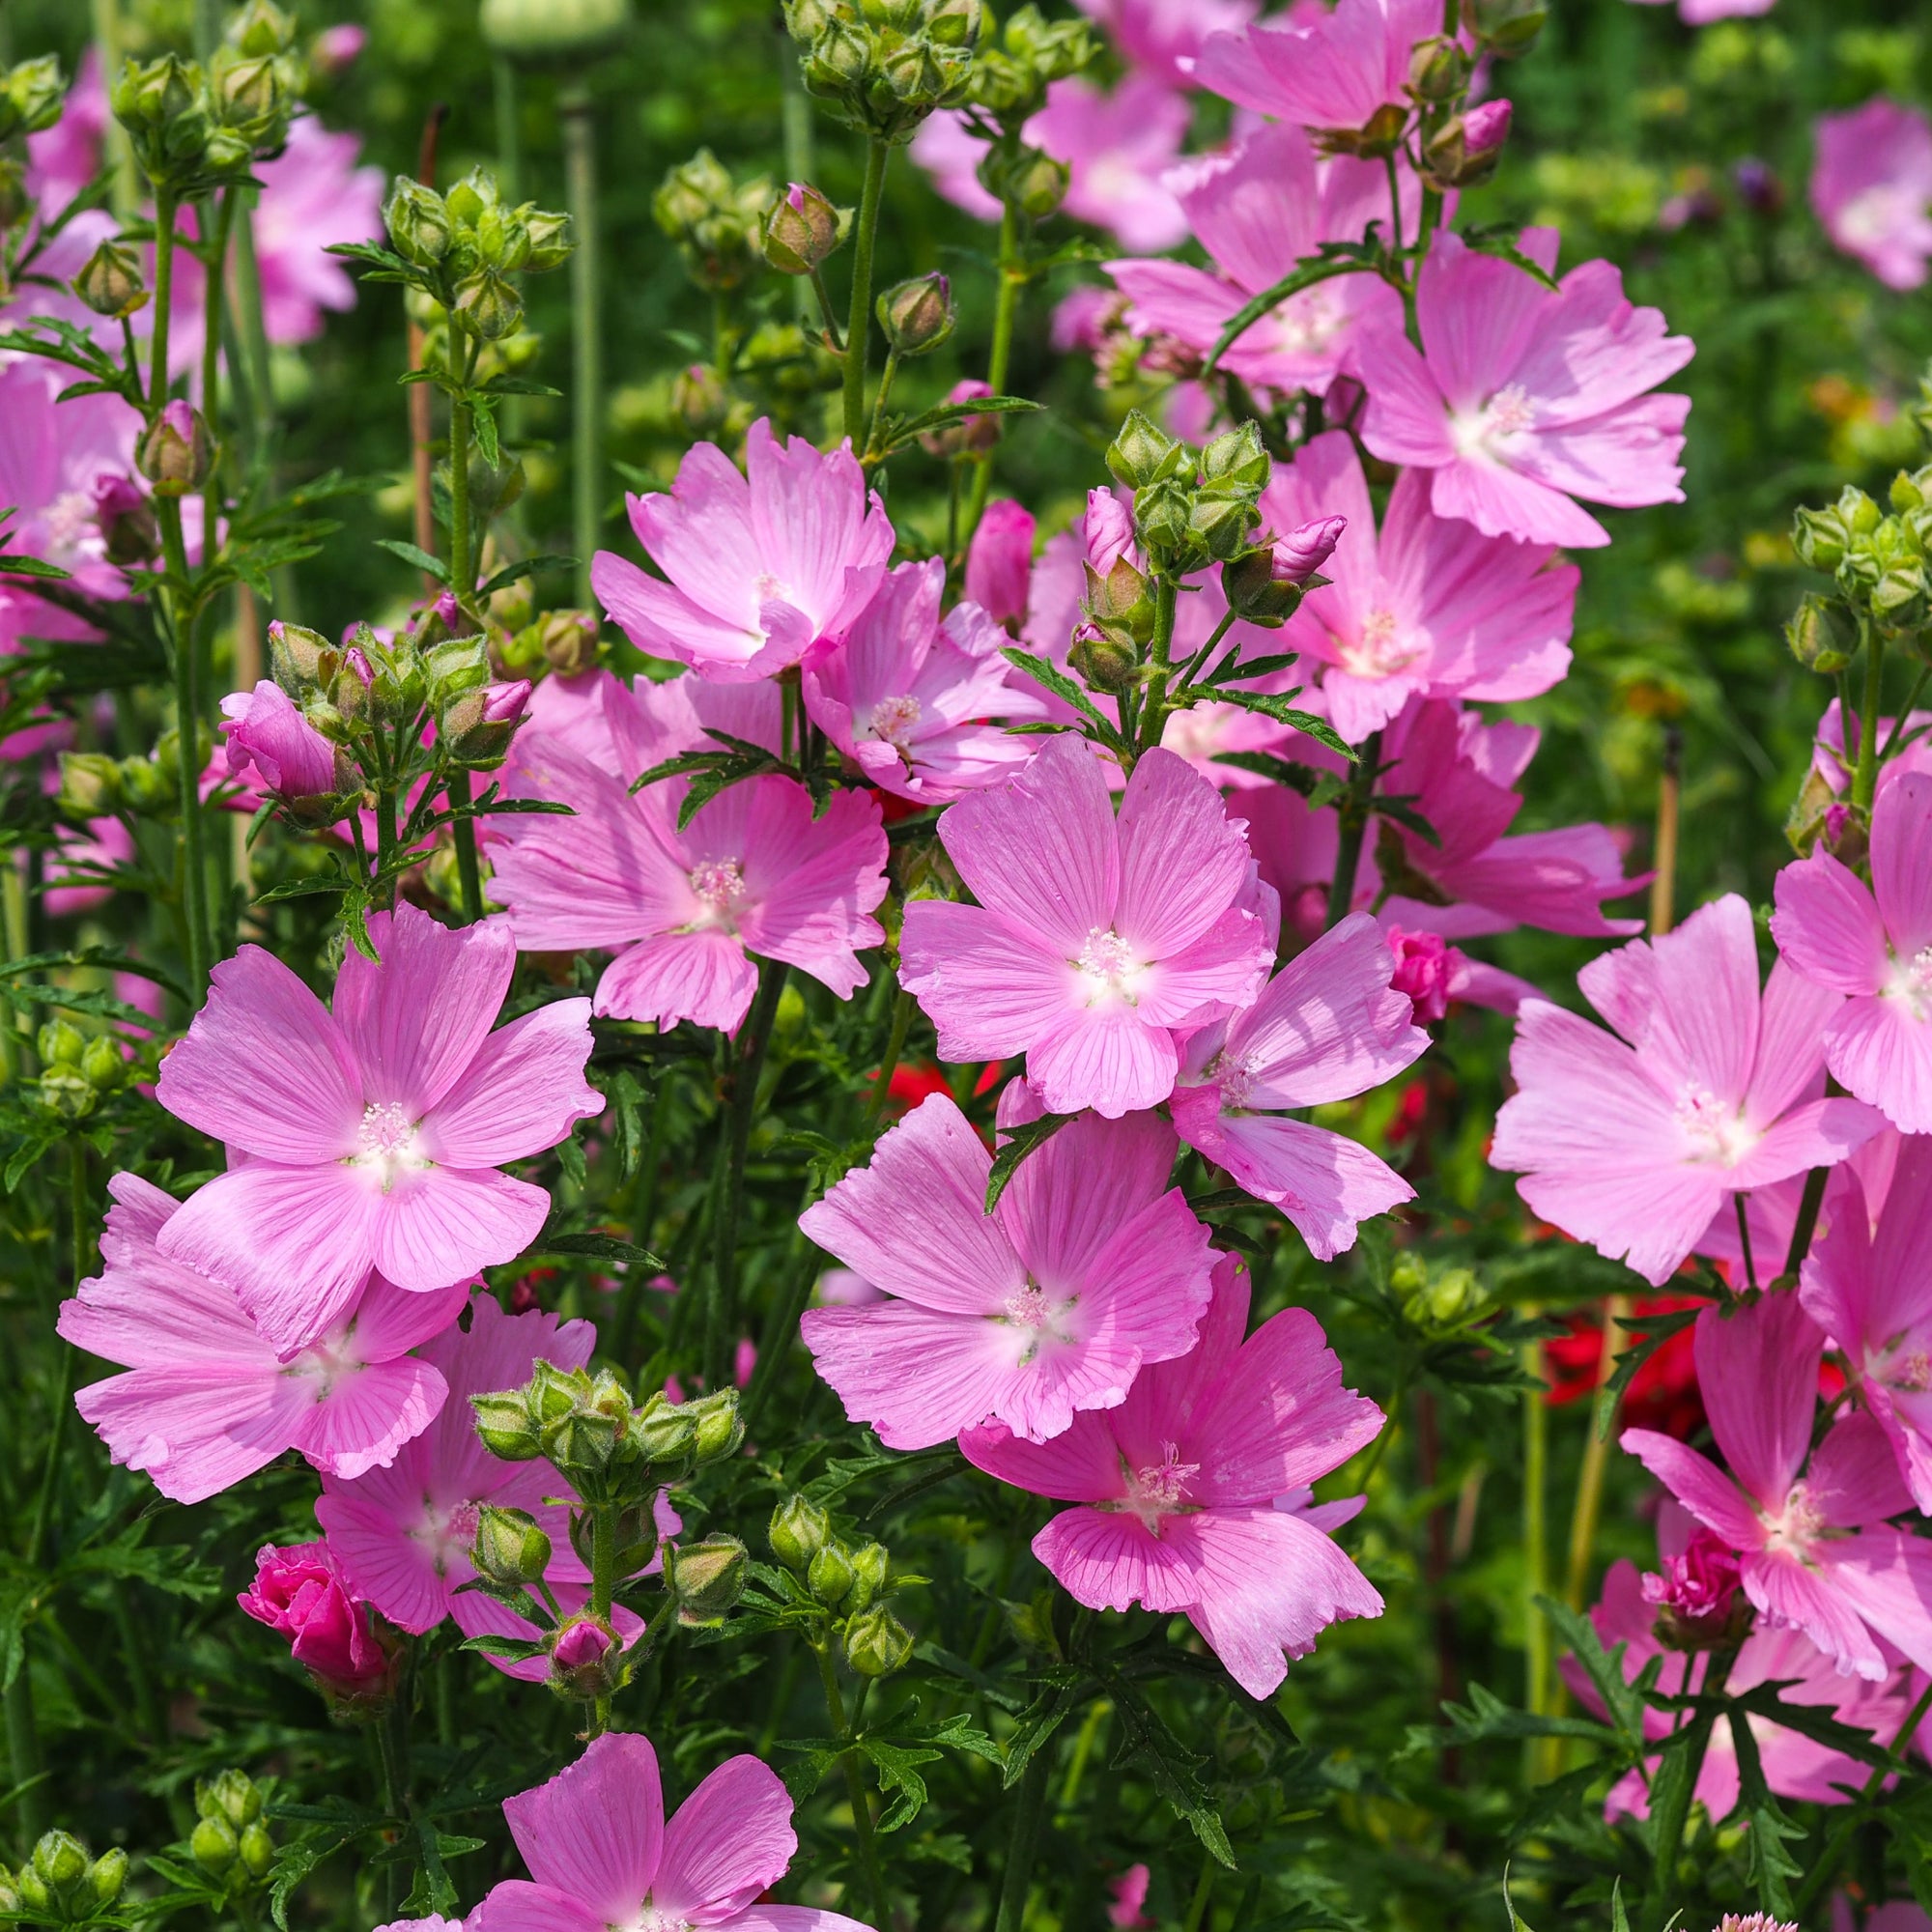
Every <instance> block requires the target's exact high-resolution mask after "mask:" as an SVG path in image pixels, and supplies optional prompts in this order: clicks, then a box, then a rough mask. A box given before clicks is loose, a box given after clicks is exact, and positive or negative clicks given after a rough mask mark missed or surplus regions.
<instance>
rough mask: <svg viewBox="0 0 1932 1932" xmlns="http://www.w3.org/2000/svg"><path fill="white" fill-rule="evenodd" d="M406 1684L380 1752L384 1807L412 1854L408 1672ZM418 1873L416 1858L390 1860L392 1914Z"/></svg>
mask: <svg viewBox="0 0 1932 1932" xmlns="http://www.w3.org/2000/svg"><path fill="white" fill-rule="evenodd" d="M402 1675H403V1681H402V1682H401V1683H399V1684H398V1685H397V1687H396V1695H395V1699H394V1701H393V1702H392V1703H391V1704H390V1706H389V1708H388V1709H387V1710H386V1711H384V1713H383V1716H382V1719H380V1721H379V1722H378V1723H377V1725H376V1727H375V1728H376V1748H377V1750H378V1751H380V1752H381V1753H382V1759H383V1805H384V1810H386V1811H387V1812H388V1814H389V1816H390V1817H392V1818H394V1819H395V1820H396V1821H397V1822H398V1823H399V1824H400V1825H401V1826H402V1828H403V1832H404V1834H405V1836H406V1837H407V1838H409V1839H410V1841H411V1844H412V1850H413V1842H414V1837H415V1833H414V1830H413V1824H414V1806H413V1805H412V1803H411V1801H410V1699H409V1690H410V1681H411V1677H412V1673H410V1672H408V1671H405V1672H404V1673H403V1674H402ZM414 1872H415V1860H414V1858H413V1856H412V1857H410V1858H405V1859H390V1860H388V1861H385V1862H384V1866H383V1887H384V1896H385V1897H386V1898H387V1900H388V1909H389V1911H390V1912H391V1913H396V1912H399V1911H401V1909H402V1903H403V1897H404V1891H405V1887H404V1884H403V1880H404V1876H405V1874H406V1873H407V1874H408V1875H409V1876H410V1877H411V1879H412V1881H413V1876H414Z"/></svg>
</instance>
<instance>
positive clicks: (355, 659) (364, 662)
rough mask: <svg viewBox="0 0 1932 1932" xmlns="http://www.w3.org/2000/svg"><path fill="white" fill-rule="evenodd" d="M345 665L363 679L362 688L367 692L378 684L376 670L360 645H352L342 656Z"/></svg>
mask: <svg viewBox="0 0 1932 1932" xmlns="http://www.w3.org/2000/svg"><path fill="white" fill-rule="evenodd" d="M342 662H343V665H344V666H345V667H346V668H348V669H350V670H353V671H354V672H355V675H356V676H357V677H358V678H360V679H361V681H362V688H363V690H364V691H367V690H368V689H369V687H370V686H371V685H372V684H374V683H375V682H376V668H375V667H374V666H373V665H372V664H371V663H370V662H369V659H368V657H367V655H366V654H365V653H364V651H363V649H362V646H361V645H360V644H351V645H350V646H349V648H348V649H347V650H346V651H344V652H343V654H342Z"/></svg>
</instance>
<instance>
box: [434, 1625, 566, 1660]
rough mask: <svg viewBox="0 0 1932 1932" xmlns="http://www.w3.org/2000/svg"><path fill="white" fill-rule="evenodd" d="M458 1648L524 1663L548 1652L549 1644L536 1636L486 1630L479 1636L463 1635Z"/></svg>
mask: <svg viewBox="0 0 1932 1932" xmlns="http://www.w3.org/2000/svg"><path fill="white" fill-rule="evenodd" d="M457 1648H458V1649H459V1650H477V1651H481V1652H482V1653H483V1655H484V1656H485V1657H501V1658H505V1659H507V1660H508V1661H509V1662H512V1663H524V1662H527V1661H528V1660H529V1659H530V1658H533V1657H544V1656H547V1655H548V1654H549V1651H550V1645H549V1644H548V1643H545V1642H543V1641H541V1640H540V1639H539V1638H536V1637H526V1636H498V1635H497V1634H496V1633H495V1632H494V1631H486V1632H484V1634H482V1635H481V1636H470V1637H465V1638H464V1640H463V1641H462V1642H461V1643H460V1644H458V1645H457Z"/></svg>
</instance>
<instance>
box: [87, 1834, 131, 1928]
mask: <svg viewBox="0 0 1932 1932" xmlns="http://www.w3.org/2000/svg"><path fill="white" fill-rule="evenodd" d="M127 1883H128V1854H127V1853H126V1852H124V1851H123V1850H122V1849H121V1847H120V1846H119V1845H115V1846H113V1847H111V1848H110V1849H109V1850H107V1851H104V1852H102V1853H101V1855H100V1856H99V1858H98V1859H96V1860H95V1861H94V1862H93V1863H92V1864H91V1865H89V1866H88V1868H87V1889H88V1891H89V1893H90V1894H92V1896H91V1898H90V1899H89V1900H88V1902H89V1903H91V1904H92V1905H93V1907H94V1909H95V1911H96V1912H106V1911H109V1910H111V1909H112V1907H113V1905H114V1901H115V1900H116V1899H118V1898H119V1897H120V1896H121V1889H122V1888H123V1887H124V1886H125V1885H126V1884H127Z"/></svg>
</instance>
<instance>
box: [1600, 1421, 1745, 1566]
mask: <svg viewBox="0 0 1932 1932" xmlns="http://www.w3.org/2000/svg"><path fill="white" fill-rule="evenodd" d="M1617 1441H1618V1443H1619V1444H1620V1445H1621V1447H1622V1448H1623V1449H1624V1450H1625V1451H1626V1452H1627V1453H1628V1454H1630V1455H1632V1456H1634V1457H1635V1458H1636V1459H1637V1461H1638V1462H1640V1463H1642V1464H1643V1466H1644V1467H1645V1468H1646V1469H1648V1470H1649V1471H1650V1473H1651V1474H1652V1475H1653V1476H1655V1477H1656V1478H1657V1479H1658V1481H1659V1482H1661V1483H1662V1485H1663V1487H1664V1488H1665V1489H1666V1490H1668V1491H1669V1492H1670V1493H1671V1494H1672V1495H1673V1496H1675V1497H1676V1498H1677V1500H1678V1501H1679V1502H1680V1503H1682V1504H1683V1505H1684V1507H1685V1508H1686V1509H1688V1510H1689V1511H1690V1513H1691V1514H1692V1515H1693V1516H1694V1517H1695V1518H1696V1519H1697V1520H1698V1521H1699V1522H1702V1523H1705V1524H1707V1525H1708V1526H1709V1527H1710V1528H1712V1529H1714V1530H1716V1531H1717V1533H1718V1534H1719V1536H1721V1537H1722V1538H1723V1539H1724V1540H1725V1542H1727V1543H1728V1544H1729V1545H1730V1546H1731V1548H1733V1549H1756V1548H1760V1547H1761V1546H1762V1545H1763V1543H1764V1540H1765V1528H1764V1524H1763V1522H1762V1521H1761V1520H1759V1518H1758V1515H1757V1512H1756V1511H1755V1510H1753V1509H1752V1508H1751V1506H1750V1504H1749V1503H1748V1502H1747V1501H1746V1499H1745V1495H1744V1492H1742V1491H1741V1490H1740V1489H1739V1488H1738V1486H1737V1485H1736V1484H1735V1483H1734V1482H1732V1481H1731V1479H1730V1478H1729V1477H1728V1476H1726V1475H1724V1474H1723V1473H1722V1472H1721V1471H1720V1470H1719V1468H1718V1466H1717V1464H1716V1463H1713V1462H1712V1461H1711V1460H1710V1458H1709V1457H1707V1456H1700V1455H1699V1454H1698V1453H1697V1451H1696V1450H1694V1449H1690V1448H1687V1447H1686V1446H1685V1445H1684V1444H1683V1443H1682V1442H1679V1441H1678V1440H1677V1438H1676V1437H1675V1436H1673V1435H1661V1434H1659V1432H1658V1431H1656V1430H1654V1429H1626V1430H1625V1431H1624V1433H1623V1434H1622V1435H1620V1436H1618V1438H1617ZM1781 1500H1782V1499H1781V1498H1780V1501H1781Z"/></svg>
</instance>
